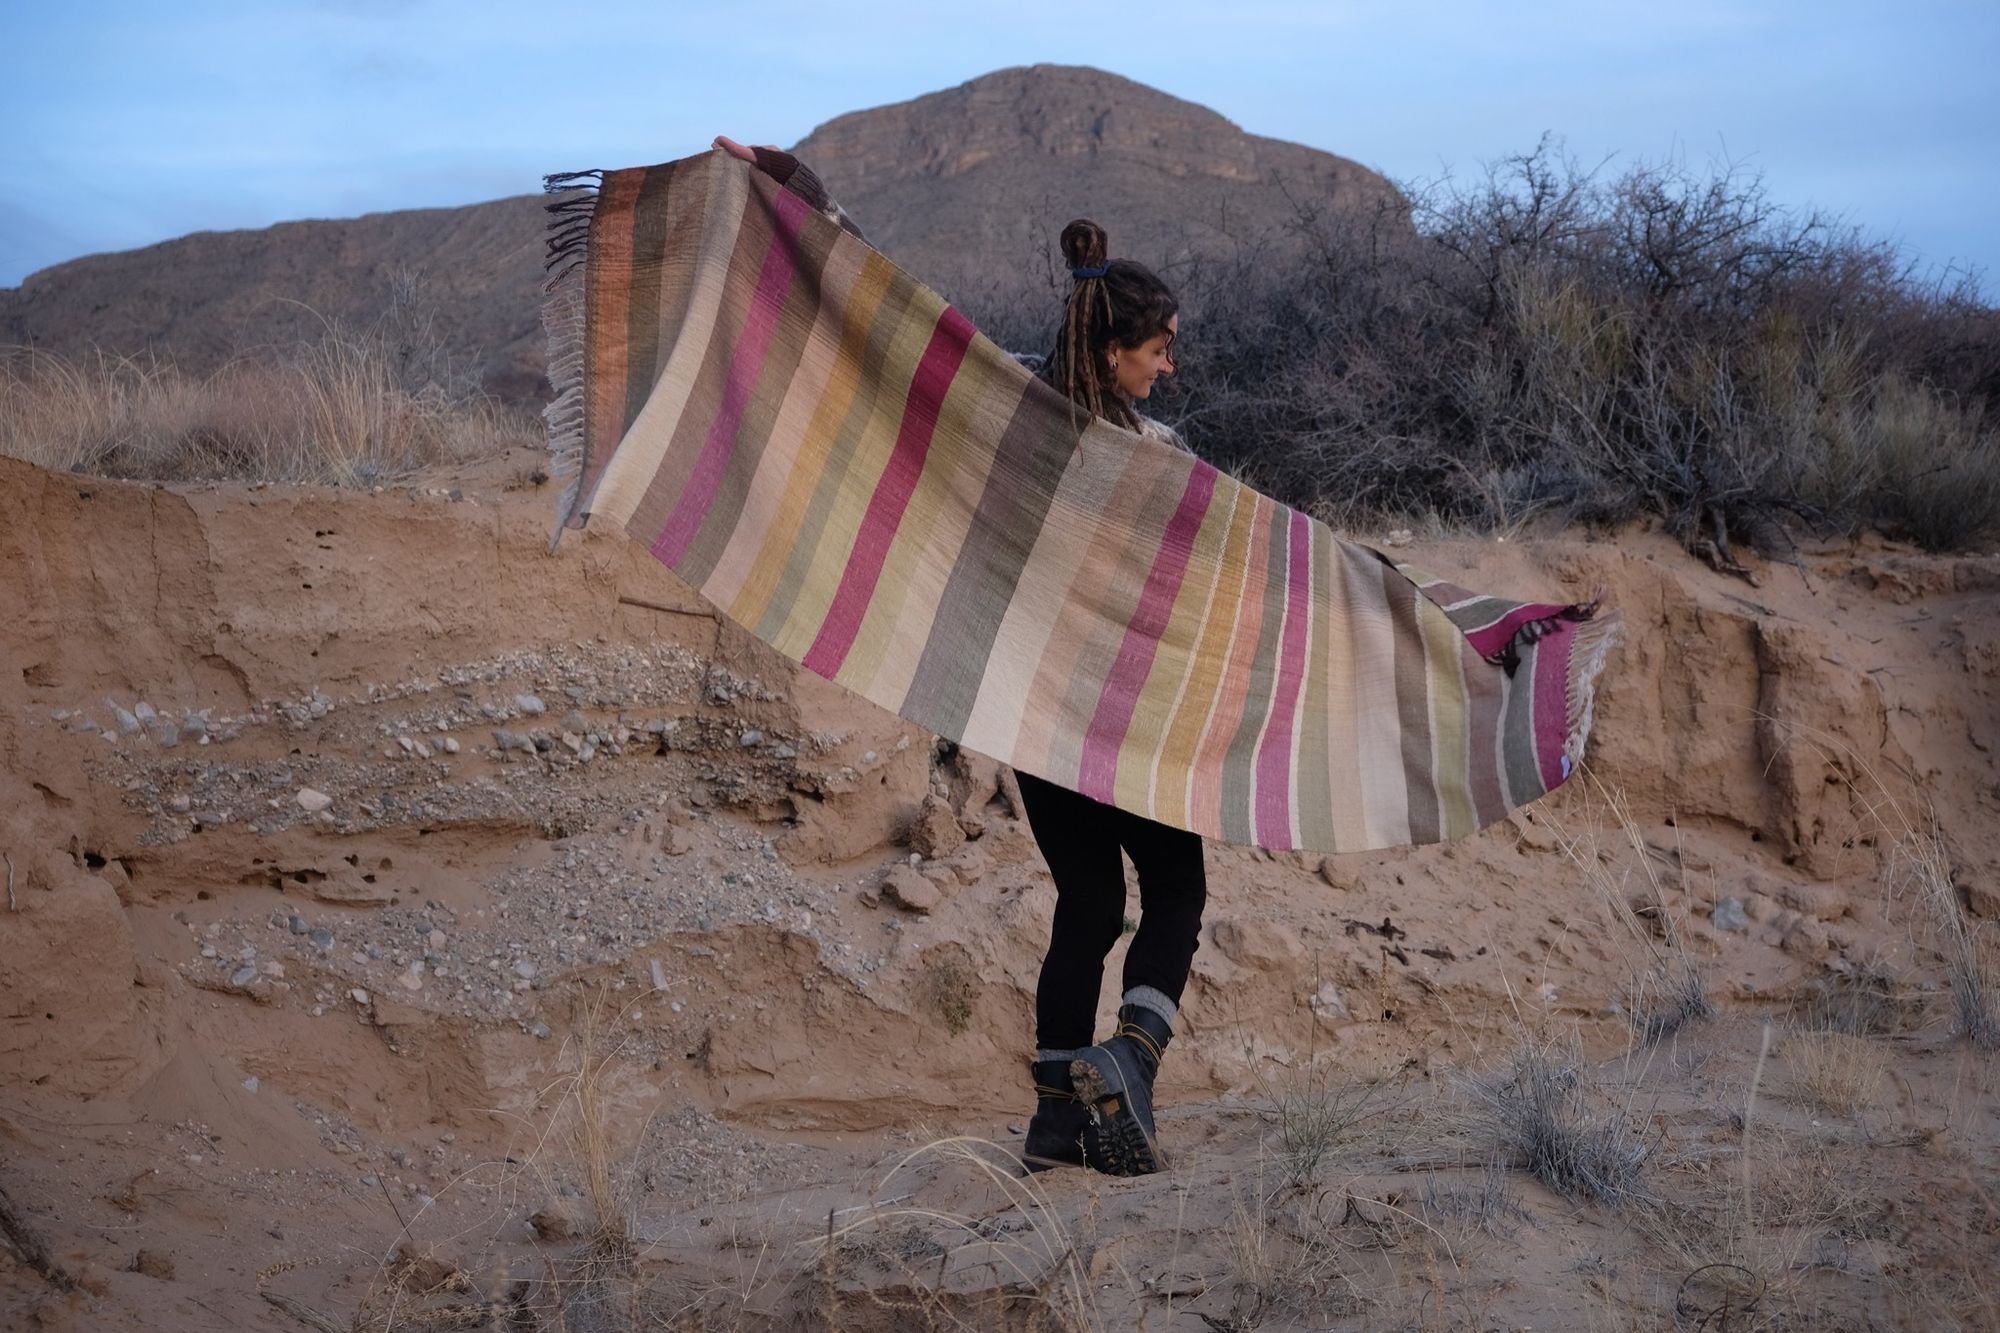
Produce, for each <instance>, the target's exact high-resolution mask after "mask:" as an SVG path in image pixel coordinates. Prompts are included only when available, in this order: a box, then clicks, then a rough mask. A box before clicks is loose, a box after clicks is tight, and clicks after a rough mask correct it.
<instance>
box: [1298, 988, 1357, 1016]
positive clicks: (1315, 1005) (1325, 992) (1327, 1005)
mask: <svg viewBox="0 0 2000 1333" xmlns="http://www.w3.org/2000/svg"><path fill="white" fill-rule="evenodd" d="M1306 1003H1307V1004H1309V1005H1311V1006H1312V1010H1313V1012H1314V1013H1316V1014H1318V1015H1319V1016H1320V1017H1321V1018H1346V1017H1347V1001H1345V1000H1343V999H1341V998H1340V991H1339V989H1338V988H1337V987H1336V986H1335V985H1334V984H1333V983H1332V982H1331V981H1327V982H1322V983H1321V984H1320V988H1319V989H1318V990H1316V991H1314V992H1313V994H1312V998H1311V999H1309V1000H1307V1001H1306Z"/></svg>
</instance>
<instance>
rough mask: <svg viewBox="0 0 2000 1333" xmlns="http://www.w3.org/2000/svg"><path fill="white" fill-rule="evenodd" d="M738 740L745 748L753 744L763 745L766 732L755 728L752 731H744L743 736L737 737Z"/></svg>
mask: <svg viewBox="0 0 2000 1333" xmlns="http://www.w3.org/2000/svg"><path fill="white" fill-rule="evenodd" d="M737 740H738V741H739V742H741V743H742V746H743V748H744V749H746V750H747V749H749V748H750V747H751V746H753V745H762V744H763V743H764V733H763V732H761V731H756V730H754V729H753V730H751V731H746V732H744V733H743V734H742V735H741V736H739V737H737Z"/></svg>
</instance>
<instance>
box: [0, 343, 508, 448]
mask: <svg viewBox="0 0 2000 1333" xmlns="http://www.w3.org/2000/svg"><path fill="white" fill-rule="evenodd" d="M541 439H542V431H541V426H540V423H539V421H538V420H537V419H536V418H535V417H534V416H533V415H532V414H530V413H528V412H525V411H522V410H520V409H514V408H508V407H505V406H503V405H501V404H500V403H498V402H496V401H494V400H492V399H490V398H487V397H485V396H484V395H483V394H480V393H477V392H475V391H470V390H466V389H462V388H461V389H457V390H452V389H447V388H446V387H444V386H443V385H441V384H439V383H437V382H435V381H425V382H423V383H419V384H414V385H412V384H409V383H406V382H405V381H403V380H402V379H400V378H399V376H398V374H397V371H396V368H395V366H394V363H393V361H392V358H391V355H390V351H389V349H388V348H387V347H386V345H384V344H383V343H382V342H381V341H380V340H372V339H370V338H369V337H367V336H362V335H351V334H347V333H344V332H342V331H340V330H337V329H334V328H332V327H330V326H329V327H328V329H327V330H326V332H325V333H324V334H323V336H322V337H321V339H320V340H319V341H318V342H317V343H308V344H302V345H301V346H299V347H298V348H296V349H294V350H293V351H292V352H290V353H289V354H287V355H284V356H282V357H281V356H279V355H277V354H275V353H265V354H260V355H259V356H258V357H257V358H255V359H245V360H239V361H234V362H231V363H230V364H228V365H226V366H224V367H223V368H222V369H220V370H218V371H216V372H215V373H214V374H211V375H207V376H200V377H197V376H192V375H188V374H186V373H184V372H182V371H180V370H178V369H177V368H175V367H174V366H173V365H171V364H170V363H166V362H162V361H156V360H151V359H147V358H139V357H114V356H110V355H107V354H104V353H99V354H97V355H95V356H91V357H86V358H81V359H78V360H70V359H67V358H64V357H59V356H55V355H53V354H51V353H47V352H42V351H38V350H35V349H32V348H14V349H8V350H4V351H0V454H7V455H10V456H12V457H15V458H21V459H25V460H27V461H28V462H31V463H35V464H37V465H39V466H41V467H46V468H50V469H52V470H55V471H60V472H80V473H87V474H90V475H94V476H107V477H124V478H133V479H141V480H149V481H197V480H211V479H225V478H226V479H232V480H247V481H272V482H302V483H317V484H331V485H341V486H369V485H374V484H378V483H383V482H389V481H394V480H397V479H399V478H403V477H407V476H409V475H411V474H412V473H415V472H417V471H419V470H421V469H423V468H426V467H431V466H435V465H437V464H441V463H448V462H454V461H460V460H464V459H467V458H473V457H478V456H483V455H487V454H492V453H497V452H500V451H502V450H504V449H507V448H512V447H515V446H519V445H537V444H539V443H540V442H541Z"/></svg>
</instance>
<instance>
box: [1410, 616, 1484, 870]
mask: <svg viewBox="0 0 2000 1333" xmlns="http://www.w3.org/2000/svg"><path fill="white" fill-rule="evenodd" d="M1417 624H1418V626H1419V627H1420V628H1421V629H1422V630H1423V636H1424V682H1425V686H1426V693H1428V694H1429V695H1430V719H1431V773H1432V776H1433V785H1434V786H1435V787H1436V789H1437V798H1438V823H1439V825H1440V829H1439V831H1440V832H1441V833H1442V834H1443V835H1444V836H1445V837H1446V838H1457V837H1462V836H1464V835H1465V834H1468V833H1471V832H1473V831H1475V830H1476V829H1477V828H1478V827H1479V819H1478V817H1477V816H1476V815H1475V814H1474V813H1473V804H1472V788H1471V786H1470V785H1469V779H1470V777H1471V774H1472V732H1471V728H1470V724H1469V722H1468V710H1469V701H1468V700H1467V699H1466V696H1465V664H1464V662H1463V661H1462V660H1461V656H1460V652H1459V650H1460V648H1461V647H1462V646H1463V645H1464V643H1465V636H1464V635H1462V634H1460V633H1459V632H1458V629H1457V627H1456V626H1454V625H1453V624H1452V623H1451V617H1449V616H1447V615H1446V614H1445V613H1444V612H1443V611H1441V610H1439V609H1438V608H1437V606H1436V605H1435V604H1433V603H1432V602H1431V600H1430V599H1429V598H1427V597H1420V598H1418V599H1417Z"/></svg>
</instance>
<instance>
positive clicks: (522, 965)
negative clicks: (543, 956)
mask: <svg viewBox="0 0 2000 1333" xmlns="http://www.w3.org/2000/svg"><path fill="white" fill-rule="evenodd" d="M514 975H515V976H517V977H519V978H520V979H521V980H523V981H533V980H534V979H535V965H534V964H533V963H531V962H529V961H528V960H527V959H525V958H523V959H522V960H521V961H520V962H518V963H516V964H514Z"/></svg>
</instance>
